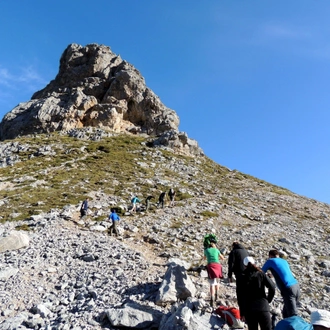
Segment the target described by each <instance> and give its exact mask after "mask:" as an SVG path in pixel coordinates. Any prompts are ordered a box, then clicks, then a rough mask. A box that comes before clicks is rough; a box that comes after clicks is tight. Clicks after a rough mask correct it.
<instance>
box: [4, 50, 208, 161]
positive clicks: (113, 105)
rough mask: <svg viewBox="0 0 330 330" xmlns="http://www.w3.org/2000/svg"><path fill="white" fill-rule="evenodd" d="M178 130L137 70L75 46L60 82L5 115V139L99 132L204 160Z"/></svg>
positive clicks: (107, 54) (63, 59) (62, 64)
mask: <svg viewBox="0 0 330 330" xmlns="http://www.w3.org/2000/svg"><path fill="white" fill-rule="evenodd" d="M178 126H179V117H178V115H177V114H176V112H175V111H173V110H171V109H169V108H167V107H166V106H165V105H164V104H163V103H162V102H161V101H160V99H159V98H158V96H157V95H155V93H153V92H152V91H151V90H150V89H149V88H148V87H147V86H146V84H145V80H144V78H143V77H142V75H141V74H140V72H139V71H138V70H137V69H135V68H134V67H133V66H132V65H131V64H129V63H128V62H126V61H124V60H122V59H121V58H120V56H118V55H116V54H114V53H113V52H112V51H111V50H110V48H109V47H107V46H104V45H98V44H90V45H87V46H85V47H83V46H80V45H77V44H71V45H69V46H68V47H67V48H66V50H65V51H64V53H63V54H62V56H61V59H60V68H59V72H58V74H57V76H56V78H55V79H54V80H52V81H51V82H50V83H49V84H48V85H47V86H46V87H45V88H44V89H42V90H40V91H38V92H36V93H35V94H34V95H33V96H32V98H31V100H30V101H28V102H25V103H20V104H19V105H18V106H17V107H15V108H14V109H13V110H12V111H10V112H9V113H7V114H6V115H5V117H4V118H3V120H2V122H1V123H0V139H1V140H6V139H13V138H15V137H17V136H22V135H27V134H34V133H48V132H53V131H59V130H62V131H67V130H70V129H73V128H82V127H97V128H102V129H105V130H113V131H115V132H129V133H133V134H148V135H150V136H152V137H155V144H156V145H158V144H162V145H165V146H168V147H170V148H173V149H176V150H178V151H182V152H184V153H188V154H194V155H196V154H198V155H201V154H203V152H202V150H201V149H200V148H199V147H198V145H197V143H196V141H194V140H191V139H189V138H188V137H187V135H186V134H185V133H183V132H179V131H178Z"/></svg>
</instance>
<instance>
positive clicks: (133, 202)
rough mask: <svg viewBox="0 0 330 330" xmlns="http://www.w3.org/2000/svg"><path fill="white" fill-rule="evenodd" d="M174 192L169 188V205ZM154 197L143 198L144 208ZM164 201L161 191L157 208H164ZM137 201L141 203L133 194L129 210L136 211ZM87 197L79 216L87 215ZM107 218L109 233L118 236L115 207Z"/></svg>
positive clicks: (118, 219) (117, 217)
mask: <svg viewBox="0 0 330 330" xmlns="http://www.w3.org/2000/svg"><path fill="white" fill-rule="evenodd" d="M175 195H176V193H175V190H174V189H173V188H171V189H170V190H169V192H168V196H169V199H170V204H169V206H170V207H173V206H174V197H175ZM153 198H154V197H153V196H148V197H147V198H146V200H145V204H146V205H145V210H146V211H148V210H149V208H150V204H151V199H153ZM165 201H166V192H164V191H163V192H162V193H161V194H160V195H159V198H158V203H157V205H156V206H157V208H158V207H160V206H161V207H162V208H164V204H165ZM138 203H141V201H140V199H139V198H138V197H137V196H133V198H132V199H131V209H130V212H131V213H132V212H136V211H137V204H138ZM88 208H89V206H88V197H87V198H86V199H85V200H84V201H83V202H82V204H81V206H80V218H81V219H83V218H85V217H86V215H87V211H88ZM108 220H110V221H111V226H110V227H109V230H108V232H109V235H110V236H112V234H114V235H116V236H118V229H117V223H118V221H120V217H119V216H118V214H117V211H116V208H112V209H111V213H110V215H109V217H108Z"/></svg>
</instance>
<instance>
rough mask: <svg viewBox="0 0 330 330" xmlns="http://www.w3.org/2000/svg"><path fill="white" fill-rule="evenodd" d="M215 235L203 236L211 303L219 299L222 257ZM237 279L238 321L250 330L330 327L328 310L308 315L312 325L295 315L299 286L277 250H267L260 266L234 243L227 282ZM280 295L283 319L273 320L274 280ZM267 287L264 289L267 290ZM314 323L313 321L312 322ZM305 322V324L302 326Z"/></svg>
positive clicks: (305, 329)
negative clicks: (271, 309) (271, 304)
mask: <svg viewBox="0 0 330 330" xmlns="http://www.w3.org/2000/svg"><path fill="white" fill-rule="evenodd" d="M216 243H217V238H216V236H215V235H214V234H208V235H206V236H205V238H204V258H205V259H207V272H208V278H209V283H210V295H211V299H210V305H211V306H212V307H213V306H214V303H215V302H216V300H217V298H218V291H219V279H220V278H223V275H222V266H221V264H220V260H223V259H225V257H224V256H223V255H222V253H221V252H220V251H219V250H218V248H217V247H216ZM233 275H235V279H236V297H237V303H238V306H239V311H240V317H241V320H242V321H244V322H246V324H247V326H248V329H249V330H258V329H259V327H260V329H261V330H272V329H275V330H289V329H296V330H307V329H313V327H314V329H318V330H321V329H322V330H330V312H328V311H325V310H318V311H315V312H314V314H313V313H312V314H311V317H312V324H310V323H307V322H305V321H304V320H303V319H302V318H300V317H299V316H298V309H297V303H298V301H299V298H300V287H299V283H298V281H297V279H296V278H295V277H294V276H293V274H292V272H291V269H290V266H289V263H288V262H287V260H285V259H284V258H283V257H282V255H281V256H280V252H279V251H278V250H276V249H273V250H270V251H269V252H268V259H267V261H266V262H265V263H264V265H263V266H262V267H261V268H260V267H258V266H257V265H256V262H255V260H254V258H253V257H252V256H249V254H248V252H247V250H246V249H245V248H244V247H243V245H242V244H241V243H239V242H233V244H232V249H231V251H230V253H229V256H228V281H229V282H232V281H233ZM271 278H274V280H275V283H276V286H277V287H278V289H279V290H280V293H281V296H282V298H283V310H282V317H283V320H281V321H280V322H278V323H277V324H275V323H276V320H275V314H273V317H271V313H270V306H269V304H270V303H271V301H272V300H273V298H274V295H275V283H274V282H273V280H272V279H271ZM266 288H267V290H266ZM313 322H314V323H313ZM302 325H304V327H303V326H302Z"/></svg>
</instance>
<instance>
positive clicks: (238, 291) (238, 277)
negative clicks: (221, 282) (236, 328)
mask: <svg viewBox="0 0 330 330" xmlns="http://www.w3.org/2000/svg"><path fill="white" fill-rule="evenodd" d="M235 277H236V298H237V304H238V307H239V309H242V307H241V306H242V304H243V299H244V295H242V292H243V291H244V290H242V275H239V274H237V275H236V274H235Z"/></svg>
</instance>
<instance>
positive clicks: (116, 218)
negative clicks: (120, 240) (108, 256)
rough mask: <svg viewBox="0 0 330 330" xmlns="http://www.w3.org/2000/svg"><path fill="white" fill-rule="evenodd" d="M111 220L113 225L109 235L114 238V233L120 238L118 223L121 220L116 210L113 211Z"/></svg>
mask: <svg viewBox="0 0 330 330" xmlns="http://www.w3.org/2000/svg"><path fill="white" fill-rule="evenodd" d="M109 220H111V221H112V225H111V226H110V227H109V235H110V236H112V233H114V234H115V235H116V236H118V230H117V223H118V221H119V220H120V218H119V216H118V214H117V213H116V210H115V209H111V213H110V215H109Z"/></svg>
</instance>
